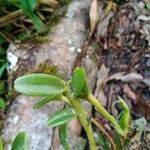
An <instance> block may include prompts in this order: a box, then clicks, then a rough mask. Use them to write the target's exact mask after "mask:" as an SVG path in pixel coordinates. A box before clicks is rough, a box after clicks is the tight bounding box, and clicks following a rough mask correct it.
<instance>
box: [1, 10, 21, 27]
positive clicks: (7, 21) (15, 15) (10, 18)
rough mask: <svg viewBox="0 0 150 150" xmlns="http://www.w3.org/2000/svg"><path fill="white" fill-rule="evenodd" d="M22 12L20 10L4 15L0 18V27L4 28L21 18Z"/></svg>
mask: <svg viewBox="0 0 150 150" xmlns="http://www.w3.org/2000/svg"><path fill="white" fill-rule="evenodd" d="M22 15H23V12H22V10H21V9H20V10H16V11H14V12H12V13H10V14H8V15H5V16H4V17H1V18H0V27H3V26H6V25H8V24H10V23H12V22H13V21H14V20H15V19H17V18H18V17H20V16H22Z"/></svg>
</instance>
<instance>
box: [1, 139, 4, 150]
mask: <svg viewBox="0 0 150 150" xmlns="http://www.w3.org/2000/svg"><path fill="white" fill-rule="evenodd" d="M3 149H4V148H3V142H2V139H1V138H0V150H3Z"/></svg>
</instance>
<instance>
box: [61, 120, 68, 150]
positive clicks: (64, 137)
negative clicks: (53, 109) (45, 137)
mask: <svg viewBox="0 0 150 150" xmlns="http://www.w3.org/2000/svg"><path fill="white" fill-rule="evenodd" d="M59 138H60V143H61V145H62V146H63V148H64V150H69V149H70V148H69V142H68V132H67V124H66V123H65V124H63V125H61V126H59Z"/></svg>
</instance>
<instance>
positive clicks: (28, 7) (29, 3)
mask: <svg viewBox="0 0 150 150" xmlns="http://www.w3.org/2000/svg"><path fill="white" fill-rule="evenodd" d="M37 3H38V1H37V0H20V4H21V6H20V7H21V9H22V10H23V12H24V13H25V14H26V15H27V16H28V17H29V18H30V19H31V20H32V21H33V24H34V26H35V28H36V29H37V31H38V32H44V31H45V30H46V29H47V27H46V25H45V24H44V23H43V22H42V20H41V19H40V18H39V17H37V16H36V15H35V13H34V9H35V6H36V5H37Z"/></svg>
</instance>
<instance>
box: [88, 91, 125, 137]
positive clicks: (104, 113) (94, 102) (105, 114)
mask: <svg viewBox="0 0 150 150" xmlns="http://www.w3.org/2000/svg"><path fill="white" fill-rule="evenodd" d="M87 100H88V101H89V102H90V103H91V104H92V105H94V107H95V108H96V110H97V111H98V112H99V113H100V114H101V115H102V116H103V117H104V118H106V119H107V120H108V121H109V122H110V123H111V124H112V126H113V127H114V128H115V129H116V130H117V132H118V133H119V134H120V135H121V136H125V133H124V131H123V130H122V128H121V127H120V126H119V124H118V123H117V121H116V119H115V118H114V117H113V116H112V115H110V114H109V113H108V111H107V110H106V109H105V108H104V106H103V105H102V104H101V103H100V101H99V100H98V99H97V98H96V97H95V96H94V95H92V94H91V93H89V94H88V96H87Z"/></svg>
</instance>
